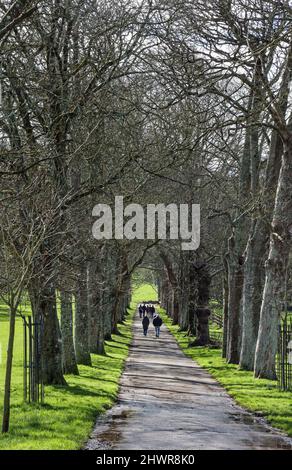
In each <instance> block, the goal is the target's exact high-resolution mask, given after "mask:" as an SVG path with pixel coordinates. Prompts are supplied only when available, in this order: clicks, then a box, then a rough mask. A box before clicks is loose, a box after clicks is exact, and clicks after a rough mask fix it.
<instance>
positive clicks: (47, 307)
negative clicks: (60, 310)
mask: <svg viewBox="0 0 292 470" xmlns="http://www.w3.org/2000/svg"><path fill="white" fill-rule="evenodd" d="M39 299H40V300H39V313H40V316H41V318H42V319H43V322H44V328H43V331H44V333H43V341H42V344H43V350H42V361H43V380H44V384H46V385H66V381H65V379H64V377H63V368H62V340H61V332H60V326H59V320H58V315H57V305H56V292H55V288H54V286H53V285H49V286H47V287H46V288H43V289H42V291H41V292H40V296H39Z"/></svg>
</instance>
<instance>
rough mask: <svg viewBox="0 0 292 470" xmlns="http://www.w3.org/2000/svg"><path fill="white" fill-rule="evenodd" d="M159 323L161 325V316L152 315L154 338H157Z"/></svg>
mask: <svg viewBox="0 0 292 470" xmlns="http://www.w3.org/2000/svg"><path fill="white" fill-rule="evenodd" d="M161 325H162V318H161V317H160V316H159V315H154V317H153V326H154V328H155V336H156V338H159V335H160V328H161Z"/></svg>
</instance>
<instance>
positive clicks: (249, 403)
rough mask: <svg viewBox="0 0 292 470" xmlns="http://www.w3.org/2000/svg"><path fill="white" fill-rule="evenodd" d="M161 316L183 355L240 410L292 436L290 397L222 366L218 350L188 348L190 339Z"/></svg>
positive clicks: (266, 382) (232, 367)
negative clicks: (198, 366)
mask: <svg viewBox="0 0 292 470" xmlns="http://www.w3.org/2000/svg"><path fill="white" fill-rule="evenodd" d="M160 312H161V316H162V318H163V320H164V322H165V324H166V326H167V327H168V328H169V330H170V331H171V333H172V334H173V335H174V337H175V338H176V340H177V342H178V344H179V346H180V348H181V349H182V351H183V352H184V354H185V355H186V356H188V357H190V358H192V359H193V360H194V361H196V362H197V363H198V364H199V365H200V366H202V367H203V368H204V369H207V370H208V372H210V374H211V375H212V376H213V377H215V378H216V379H217V380H218V382H219V383H220V384H221V385H223V387H224V388H225V389H226V390H227V392H228V393H229V395H230V396H232V397H233V398H234V399H235V401H236V402H237V403H238V404H239V405H241V406H243V407H244V408H246V409H248V410H250V411H252V412H255V413H257V414H260V415H262V416H264V417H265V419H266V420H267V421H268V422H269V423H270V424H271V425H272V426H274V427H276V428H278V429H281V430H282V431H284V432H286V433H287V434H288V435H289V436H292V393H291V392H281V391H280V390H279V389H278V388H277V384H276V382H275V381H273V380H264V379H255V378H254V377H253V373H252V372H248V371H242V370H239V369H238V366H236V365H233V364H226V362H225V360H224V359H222V357H221V349H212V348H208V347H198V348H189V347H188V345H189V342H190V341H192V340H193V338H190V337H187V336H185V332H180V331H179V327H178V326H177V325H175V326H174V325H172V320H171V318H169V317H168V316H167V315H166V313H165V311H164V310H163V309H160Z"/></svg>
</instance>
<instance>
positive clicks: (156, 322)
mask: <svg viewBox="0 0 292 470" xmlns="http://www.w3.org/2000/svg"><path fill="white" fill-rule="evenodd" d="M153 325H154V326H161V325H162V319H161V318H160V317H159V316H157V317H155V318H154V320H153Z"/></svg>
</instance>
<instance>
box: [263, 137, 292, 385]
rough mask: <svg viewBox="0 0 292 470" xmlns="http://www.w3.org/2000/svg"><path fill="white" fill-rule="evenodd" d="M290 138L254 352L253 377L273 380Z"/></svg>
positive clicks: (288, 214) (286, 249) (287, 239)
mask: <svg viewBox="0 0 292 470" xmlns="http://www.w3.org/2000/svg"><path fill="white" fill-rule="evenodd" d="M291 194H292V135H291V134H290V135H288V136H287V138H286V141H285V142H284V154H283V157H282V165H281V170H280V175H279V181H278V187H277V194H276V200H275V207H274V212H273V220H272V233H271V236H270V248H269V256H268V259H267V261H266V264H265V272H266V274H265V286H264V292H263V301H262V306H261V313H260V325H259V334H258V339H257V345H256V353H255V369H254V373H255V377H261V378H267V379H275V378H276V373H275V356H276V351H277V338H278V325H279V321H280V313H281V303H282V300H283V298H284V291H283V288H284V285H285V278H286V270H287V265H288V258H289V254H290V250H291V235H292V198H291Z"/></svg>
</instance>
